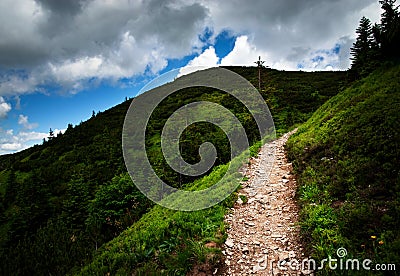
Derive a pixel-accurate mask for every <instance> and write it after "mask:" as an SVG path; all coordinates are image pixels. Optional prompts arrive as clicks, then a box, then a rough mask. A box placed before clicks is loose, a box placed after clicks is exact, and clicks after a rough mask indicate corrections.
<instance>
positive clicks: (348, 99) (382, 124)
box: [288, 65, 400, 272]
mask: <svg viewBox="0 0 400 276" xmlns="http://www.w3.org/2000/svg"><path fill="white" fill-rule="evenodd" d="M399 80H400V66H399V65H397V66H392V67H390V66H386V67H383V68H381V69H379V70H377V71H376V72H374V73H373V74H371V75H370V76H369V77H367V78H365V79H363V80H361V81H358V82H356V83H355V84H354V85H352V86H351V87H350V88H348V89H346V90H345V91H343V92H341V93H339V94H338V95H337V96H335V97H333V98H332V99H330V100H329V101H327V102H326V103H325V104H324V105H323V106H322V107H320V108H319V109H318V111H317V112H315V113H314V114H313V116H312V117H311V118H310V119H309V120H308V121H307V122H306V123H305V124H303V125H302V126H301V127H300V128H299V130H298V131H297V133H296V134H294V135H293V136H292V137H291V138H290V139H289V141H288V152H289V156H290V158H291V159H292V160H293V164H294V166H295V169H296V171H297V173H298V181H299V184H300V188H299V191H298V196H299V199H300V202H301V205H302V218H301V226H302V229H303V234H304V235H303V236H304V239H305V244H307V245H308V247H309V248H308V250H309V251H310V252H311V253H312V255H313V257H315V258H317V259H319V260H321V259H323V258H327V256H335V255H336V253H335V252H336V249H338V248H339V247H345V248H346V249H347V251H348V253H349V256H354V257H359V258H369V259H371V260H373V262H374V263H397V264H398V263H399V262H400V255H399V252H400V231H399V229H400V216H399V214H400V213H399V210H400V130H399V122H400V113H399V109H400V81H399ZM331 272H332V271H331Z"/></svg>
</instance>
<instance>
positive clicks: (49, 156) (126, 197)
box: [0, 67, 347, 275]
mask: <svg viewBox="0 0 400 276" xmlns="http://www.w3.org/2000/svg"><path fill="white" fill-rule="evenodd" d="M230 69H231V70H233V71H236V72H238V73H240V74H242V75H243V76H244V77H246V78H247V79H249V80H250V81H251V82H253V84H256V83H258V80H257V77H258V71H257V69H256V68H252V67H232V68H230ZM346 78H347V74H346V73H345V72H326V73H305V72H283V71H276V70H270V69H265V70H263V73H262V79H263V87H262V91H261V92H262V95H263V97H264V98H265V100H266V101H267V103H268V104H269V106H270V109H271V113H272V115H273V117H274V120H275V124H276V127H277V129H278V130H279V132H284V131H286V130H288V129H289V128H291V127H293V125H295V124H297V123H301V122H304V121H305V120H306V119H308V118H309V116H310V115H311V114H312V112H313V111H314V110H316V109H317V108H318V107H319V106H320V105H321V104H322V103H323V102H324V101H326V100H327V99H328V98H330V97H331V96H333V95H335V94H336V93H337V92H338V91H339V90H340V89H341V88H342V87H343V86H346V83H347V80H346ZM148 93H151V91H150V92H148ZM198 100H210V101H213V102H216V103H218V104H221V105H224V106H225V107H226V108H228V109H230V110H231V111H232V112H233V113H234V114H235V115H236V116H237V117H238V118H242V120H241V122H242V123H243V124H244V126H245V128H246V132H247V134H248V136H249V138H250V143H255V142H256V141H257V140H258V139H259V137H258V136H257V134H256V132H255V128H254V120H252V119H251V118H249V116H247V115H246V112H247V111H246V110H245V109H243V106H242V105H241V104H240V103H237V102H235V99H234V98H232V97H230V96H228V95H225V94H224V93H222V92H220V91H215V90H210V89H204V88H189V89H186V90H183V91H179V92H178V93H176V94H174V95H171V97H168V98H167V99H165V100H164V101H163V102H162V103H161V105H160V106H159V107H158V108H157V109H156V110H155V112H154V114H153V117H152V118H151V120H150V123H149V126H148V129H147V135H146V146H147V151H148V154H149V156H150V159H151V160H150V161H151V163H152V164H153V166H154V168H155V170H156V171H157V172H158V173H159V176H160V177H161V178H162V179H164V180H165V181H166V182H168V183H169V184H171V185H173V186H175V187H178V186H181V185H184V184H185V185H187V186H191V185H193V184H191V183H193V182H195V183H196V181H205V180H204V179H207V178H204V179H203V180H202V177H203V176H200V178H189V177H185V176H179V175H178V174H177V173H176V172H174V171H173V170H172V169H170V168H169V167H168V166H167V164H166V161H165V159H164V158H163V156H162V155H161V150H160V132H161V129H162V127H163V124H164V122H165V120H166V119H167V118H168V116H169V115H170V114H172V112H174V111H175V110H177V109H178V108H180V107H181V106H183V105H184V104H187V103H190V102H193V101H198ZM129 104H130V103H129V102H128V101H126V102H124V103H121V104H120V105H117V106H116V107H114V108H111V109H110V110H107V111H105V112H102V113H99V114H97V115H95V116H93V117H92V118H91V119H89V120H88V121H86V122H83V123H81V124H79V125H77V126H72V125H69V126H68V129H67V131H66V132H65V134H63V135H59V136H57V137H55V138H52V139H50V140H49V141H46V142H45V143H44V144H43V145H37V146H35V147H32V148H30V149H27V150H25V151H23V152H20V153H16V154H12V155H6V156H0V258H1V259H2V260H3V261H2V262H1V264H0V270H1V271H2V272H3V273H4V274H13V275H15V274H65V273H67V272H68V271H70V269H71V268H74V267H75V268H74V269H73V271H76V269H78V270H79V267H81V266H83V265H84V264H85V263H87V262H90V261H91V260H92V257H93V254H95V255H96V256H97V254H102V253H96V252H105V251H104V250H105V249H104V248H107V246H116V244H117V245H118V246H122V247H123V248H125V249H127V248H128V247H126V246H125V245H124V244H121V243H120V242H118V240H115V241H114V243H112V244H111V245H108V244H106V242H108V241H110V240H112V239H114V238H115V237H117V236H118V235H119V234H120V233H121V232H122V231H123V230H125V229H126V228H127V227H129V226H130V225H132V223H135V222H137V223H139V224H141V225H142V224H143V223H144V224H145V225H147V226H148V227H150V228H146V227H147V226H141V227H140V228H141V229H143V230H141V231H144V232H140V233H142V234H143V235H144V236H146V233H147V232H149V231H150V232H153V233H154V234H156V233H159V232H157V230H151V223H150V222H149V221H148V220H149V217H153V216H154V218H157V217H158V216H159V215H160V214H159V212H161V213H163V214H166V215H165V220H166V221H169V220H171V221H174V222H177V221H180V220H181V219H182V221H181V222H180V223H179V224H174V223H172V224H166V225H167V226H165V225H164V226H162V227H166V228H165V229H168V231H172V232H171V233H178V232H180V231H183V233H185V234H182V235H183V237H186V236H190V237H192V240H194V241H195V242H196V243H194V244H192V245H193V246H194V247H193V249H189V248H191V247H190V246H188V245H181V243H180V242H177V241H174V242H171V243H170V245H168V243H169V241H168V240H169V239H170V238H171V237H172V236H173V234H168V235H166V236H165V237H164V236H162V235H161V236H160V237H158V238H157V239H158V242H159V243H160V246H161V244H164V245H163V246H161V248H163V247H164V246H168V247H169V248H170V249H168V251H167V252H168V254H169V255H171V256H176V254H177V252H180V251H179V250H181V249H182V250H183V249H184V248H182V246H183V247H185V248H187V250H188V251H189V252H194V250H195V248H197V246H199V247H202V248H203V247H204V245H205V242H206V240H207V239H208V240H210V239H211V240H212V237H214V238H215V235H217V234H216V233H217V229H222V228H221V227H222V226H221V223H222V215H221V214H222V213H223V212H222V211H221V210H222V209H221V210H220V211H217V212H216V214H215V216H216V219H215V220H213V221H214V222H213V223H212V226H204V225H208V224H207V223H206V224H204V225H203V226H204V227H206V228H204V227H203V226H201V227H200V228H201V229H202V230H201V231H203V232H202V234H201V235H200V234H198V233H197V232H191V231H192V226H190V227H189V225H192V224H190V223H189V222H188V224H187V225H186V226H182V225H185V221H190V220H191V219H195V218H196V214H195V213H194V214H193V217H191V215H188V214H185V215H182V214H177V215H174V214H172V213H173V212H172V213H171V212H168V211H166V210H161V211H160V210H159V208H158V207H155V208H154V209H151V208H152V204H151V202H149V201H148V200H147V199H146V198H145V197H144V196H143V195H142V194H141V193H140V192H139V191H138V190H137V189H136V187H135V185H133V183H132V181H131V180H130V178H129V176H128V175H127V173H126V169H125V165H124V162H123V158H122V150H121V134H122V125H123V120H124V116H125V113H126V111H127V109H128V107H129ZM194 133H195V134H196V135H192V134H194ZM183 135H184V136H185V135H187V136H188V137H197V138H196V139H190V140H189V139H183V141H182V148H183V152H182V155H183V156H184V158H185V159H186V160H188V162H195V161H196V160H197V158H198V155H197V149H198V145H200V144H201V143H203V142H204V141H210V142H212V143H213V144H215V145H216V148H217V149H219V150H218V155H219V158H218V162H217V164H216V167H215V168H214V170H216V171H217V172H212V170H210V171H209V172H208V173H207V174H210V175H209V176H208V177H211V178H212V177H215V176H216V175H218V174H220V172H218V168H223V164H225V163H227V162H228V161H229V156H228V153H229V149H226V138H225V137H224V135H223V134H222V133H221V132H220V131H218V129H215V128H213V127H212V126H210V125H197V126H196V125H195V126H194V127H193V128H190V129H188V131H187V132H184V133H183ZM218 166H220V167H218ZM214 174H215V175H214ZM199 185H200V184H199ZM201 185H202V184H201ZM201 185H200V186H201ZM224 204H225V205H223V206H228V205H229V204H228V203H224ZM215 208H217V209H218V208H222V207H221V206H219V207H215ZM149 210H151V211H150V213H149V214H147V215H146V217H143V220H145V221H146V222H143V221H142V220H141V219H140V218H141V217H142V216H143V215H144V214H146V213H147V212H148V211H149ZM154 210H156V211H154ZM157 210H159V211H157ZM218 210H219V209H218ZM151 212H156V213H157V214H156V215H152V213H151ZM205 212H206V213H207V212H211V211H205ZM200 214H202V213H200ZM187 216H188V217H187ZM200 216H203V215H200ZM196 219H197V218H196ZM132 227H133V228H131V229H136V228H135V227H138V226H135V224H134V225H133V226H132ZM180 227H185V229H186V230H181V229H180ZM193 227H195V226H193ZM207 227H211V228H210V229H208V230H207ZM146 229H147V230H146ZM193 229H194V228H193ZM185 231H187V232H185ZM193 231H195V230H193ZM196 231H197V230H196ZM199 231H200V230H199ZM134 232H136V230H135V231H134ZM220 232H221V233H220V234H218V235H223V231H222V230H221V231H220ZM127 233H132V230H130V232H129V231H128V232H127ZM148 234H149V233H148ZM124 235H127V234H124ZM185 235H186V236H185ZM218 235H217V236H218ZM128 236H129V235H128ZM119 239H122V237H121V238H119ZM130 239H133V240H135V238H134V237H131V238H130ZM215 239H216V240H217V241H220V239H219V238H215ZM197 243H198V244H197ZM103 244H105V245H104V246H103V247H102V249H101V250H99V248H100V247H101V246H102V245H103ZM127 244H129V243H127ZM140 244H141V247H140V248H142V247H143V250H144V249H145V248H147V245H149V244H152V245H153V247H151V248H153V249H152V251H151V252H148V253H146V254H147V255H146V256H147V257H148V258H153V259H155V260H157V261H155V262H156V263H160V265H159V267H158V268H157V269H159V270H163V269H164V270H169V269H171V270H174V269H175V268H173V267H169V265H168V261H165V262H164V261H160V258H161V257H160V256H159V255H156V254H159V253H160V252H158V251H157V248H158V245H157V243H154V244H153V243H152V242H151V240H149V241H146V240H145V239H144V240H143V239H142V240H141V241H140ZM118 246H117V247H118ZM118 250H122V249H118ZM129 250H130V249H129ZM135 250H136V249H135ZM137 250H139V251H140V252H142V253H138V254H139V255H140V254H144V253H143V252H144V251H141V250H142V249H137ZM139 251H138V252H139ZM157 252H158V253H157ZM207 252H208V251H207ZM104 254H106V253H104ZM121 254H122V253H121ZM178 255H179V254H178ZM106 256H108V257H107V258H109V260H110V262H111V263H109V266H107V267H110V268H111V267H113V268H115V267H119V266H120V265H119V263H118V261H117V259H118V256H119V255H118V254H111V255H107V254H106ZM185 256H186V257H182V258H183V259H182V262H181V263H185V262H191V263H193V262H192V261H193V259H191V258H192V257H190V258H189V257H188V255H185ZM114 258H116V259H114ZM148 258H147V259H145V260H146V261H145V262H148V261H149V259H148ZM161 259H162V258H161ZM200 259H201V260H203V261H204V258H203V257H201V258H200ZM200 259H196V260H200ZM141 260H142V259H140V258H138V259H137V260H136V262H138V263H141V262H142V261H141ZM163 260H167V259H163ZM114 262H116V263H114ZM130 262H131V263H129V265H130V266H129V267H132V269H134V267H135V266H132V265H133V263H132V262H134V261H132V259H130ZM111 264H113V265H111ZM150 264H151V265H153V264H154V262H150ZM181 273H184V272H182V271H181Z"/></svg>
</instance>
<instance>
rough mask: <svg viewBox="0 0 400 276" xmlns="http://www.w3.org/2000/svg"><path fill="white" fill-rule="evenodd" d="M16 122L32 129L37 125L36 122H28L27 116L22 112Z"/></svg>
mask: <svg viewBox="0 0 400 276" xmlns="http://www.w3.org/2000/svg"><path fill="white" fill-rule="evenodd" d="M18 124H19V125H21V126H23V127H24V129H34V128H37V127H38V124H37V123H29V120H28V116H24V115H22V114H20V115H19V117H18Z"/></svg>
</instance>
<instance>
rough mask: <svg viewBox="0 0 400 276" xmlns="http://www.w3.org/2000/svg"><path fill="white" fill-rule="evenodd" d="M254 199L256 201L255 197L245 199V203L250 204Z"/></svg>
mask: <svg viewBox="0 0 400 276" xmlns="http://www.w3.org/2000/svg"><path fill="white" fill-rule="evenodd" d="M254 201H256V199H255V198H254V197H252V198H250V199H249V200H248V201H247V204H252V203H253V202H254Z"/></svg>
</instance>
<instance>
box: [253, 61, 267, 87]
mask: <svg viewBox="0 0 400 276" xmlns="http://www.w3.org/2000/svg"><path fill="white" fill-rule="evenodd" d="M264 62H265V61H262V60H261V56H259V57H258V60H257V61H255V62H254V63H255V64H257V67H258V91H261V68H262V67H264V66H263V64H264Z"/></svg>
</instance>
